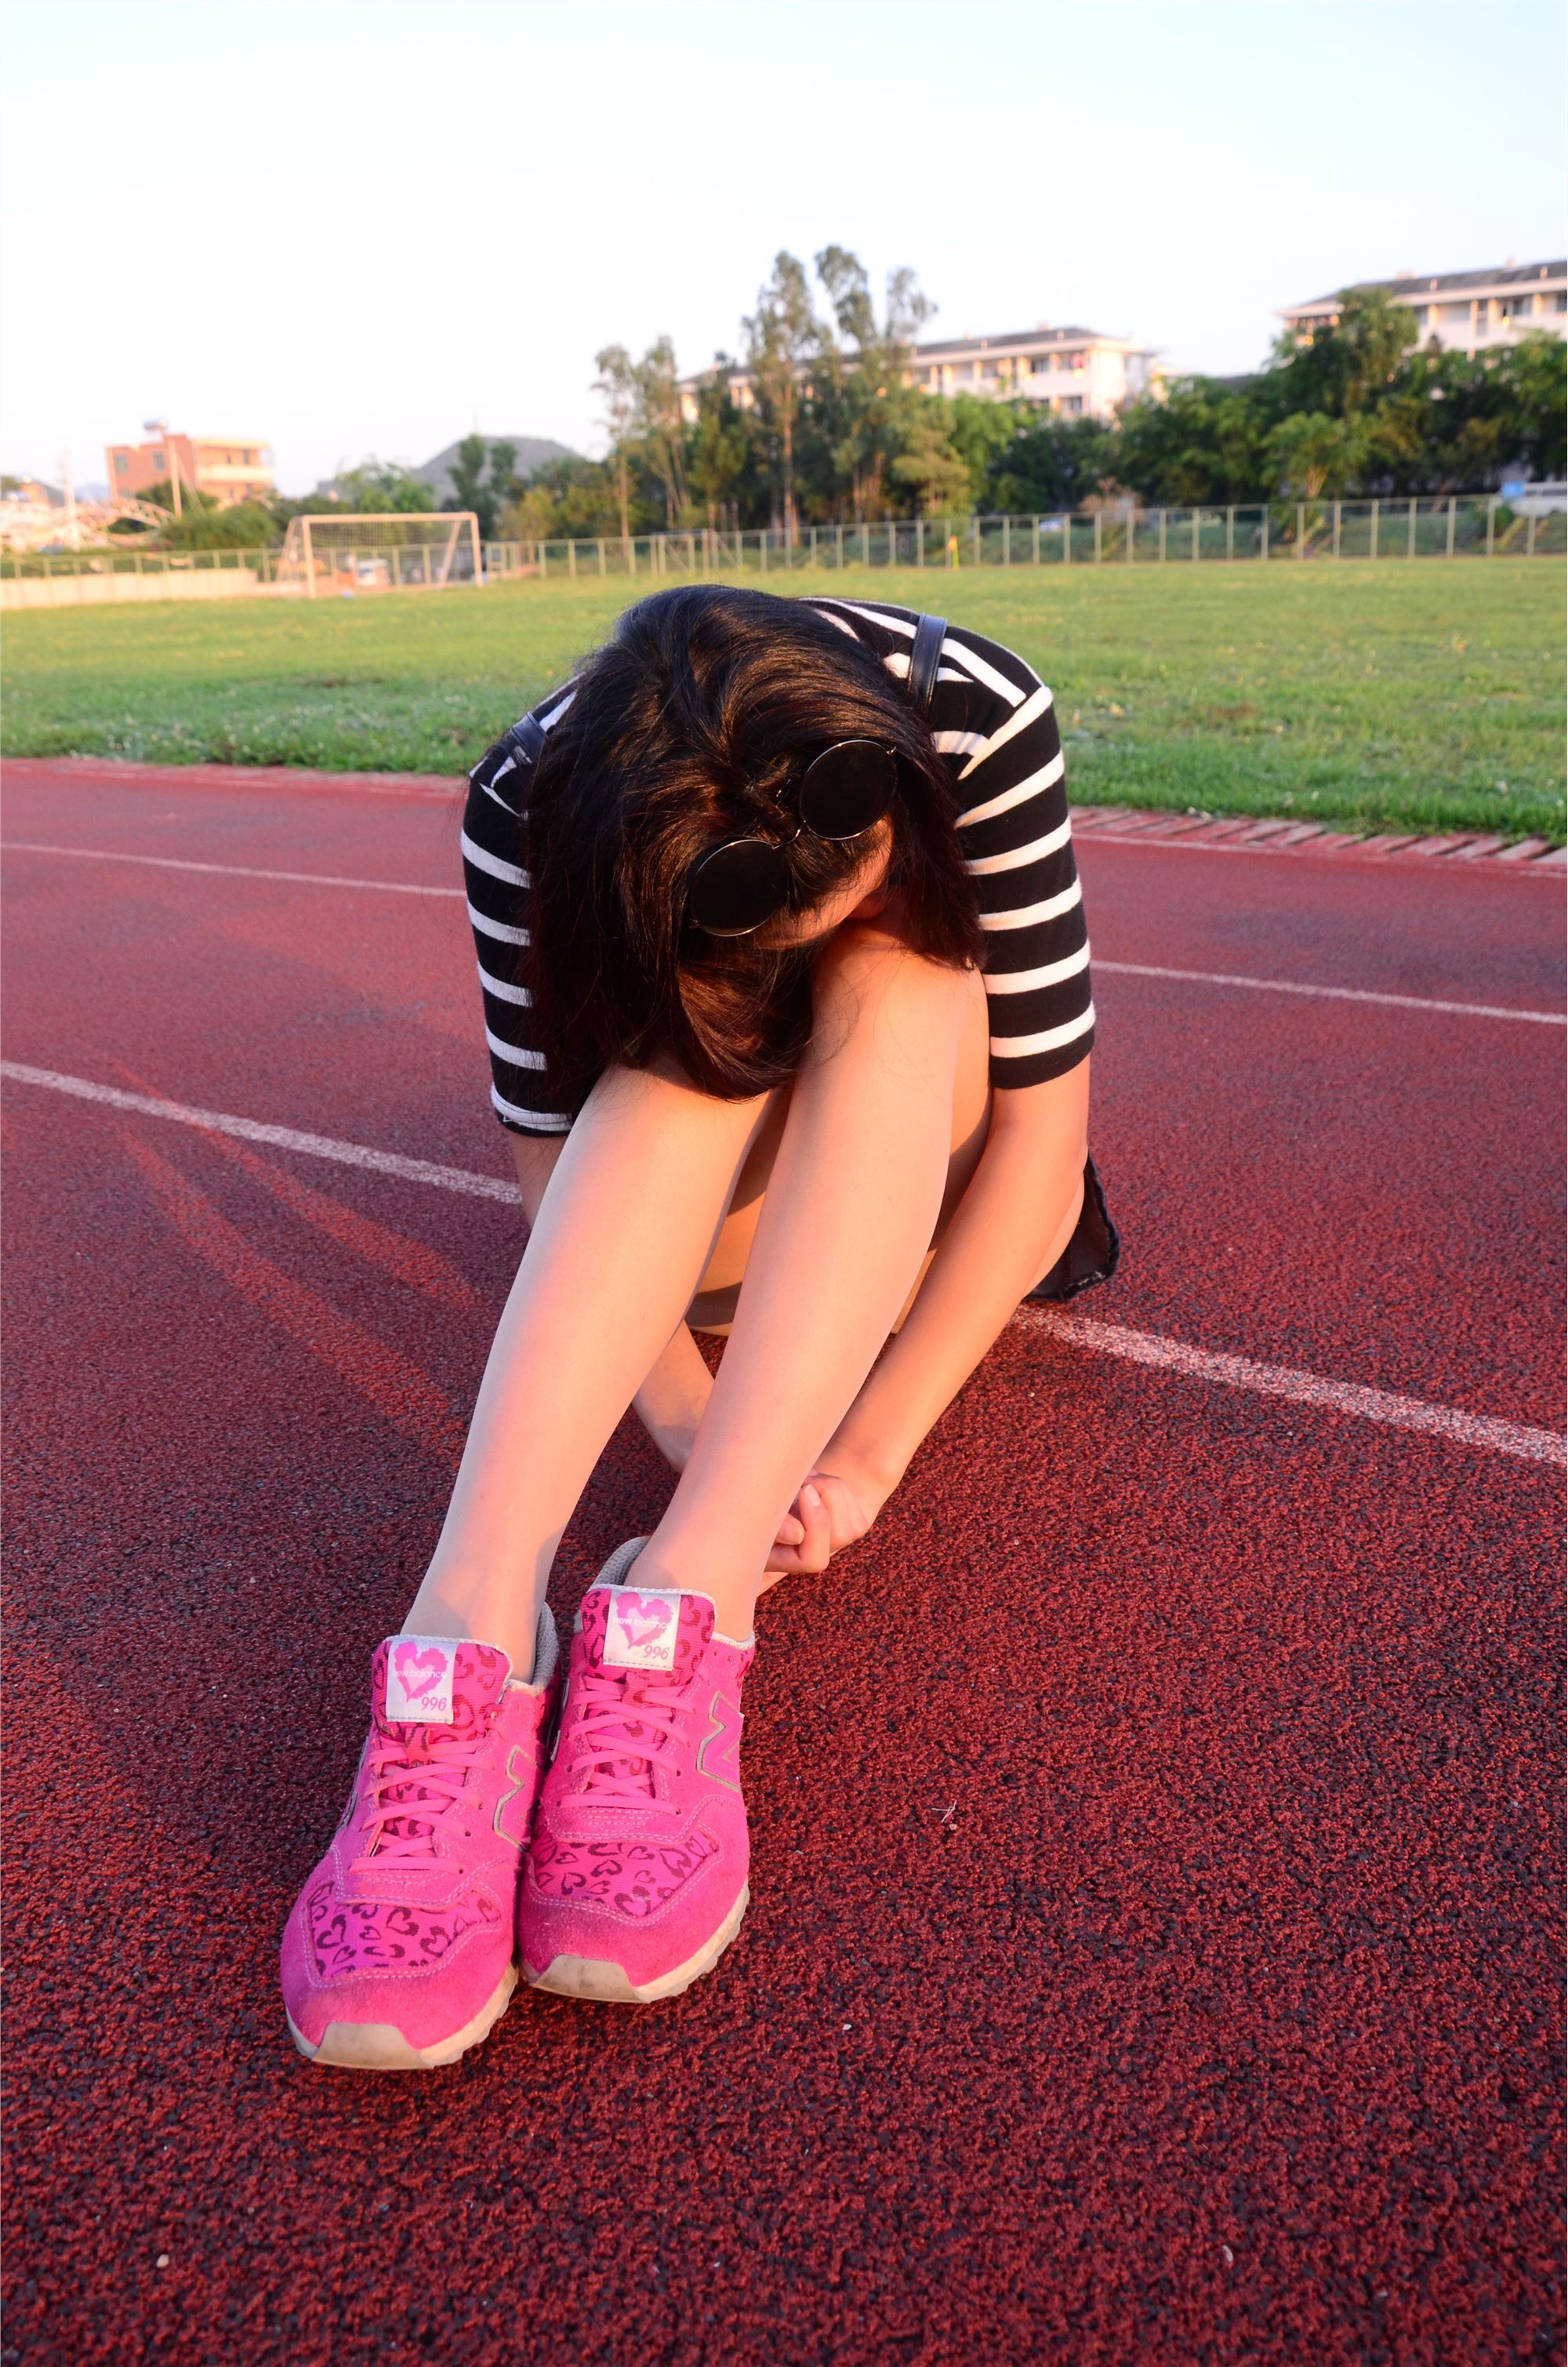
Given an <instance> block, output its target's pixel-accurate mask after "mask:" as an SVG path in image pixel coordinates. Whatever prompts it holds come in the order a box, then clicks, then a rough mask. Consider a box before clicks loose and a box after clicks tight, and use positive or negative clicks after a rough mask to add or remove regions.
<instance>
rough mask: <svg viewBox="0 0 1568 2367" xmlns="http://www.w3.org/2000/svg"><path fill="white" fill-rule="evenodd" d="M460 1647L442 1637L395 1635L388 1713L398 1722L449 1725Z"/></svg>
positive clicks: (390, 1654)
mask: <svg viewBox="0 0 1568 2367" xmlns="http://www.w3.org/2000/svg"><path fill="white" fill-rule="evenodd" d="M456 1674H457V1646H456V1644H453V1643H450V1642H447V1641H446V1640H445V1639H444V1638H442V1637H439V1636H396V1637H393V1639H392V1644H391V1648H390V1649H389V1652H388V1654H387V1716H388V1717H389V1719H391V1720H392V1721H393V1722H394V1723H396V1724H399V1725H406V1724H413V1725H416V1726H450V1725H451V1723H452V1680H453V1678H454V1676H455V1675H456Z"/></svg>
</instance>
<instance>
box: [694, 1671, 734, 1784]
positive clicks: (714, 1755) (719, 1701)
mask: <svg viewBox="0 0 1568 2367" xmlns="http://www.w3.org/2000/svg"><path fill="white" fill-rule="evenodd" d="M708 1716H709V1717H710V1718H711V1719H712V1721H713V1723H712V1724H711V1726H710V1727H708V1730H707V1732H706V1733H705V1735H704V1737H703V1738H702V1740H701V1742H700V1743H699V1744H698V1745H697V1772H698V1774H699V1775H705V1776H706V1777H707V1779H708V1782H709V1783H710V1784H723V1785H724V1788H725V1790H726V1791H727V1792H739V1789H740V1729H741V1727H743V1726H744V1725H745V1723H746V1721H745V1719H744V1718H743V1717H742V1716H741V1715H740V1712H739V1710H738V1709H737V1708H736V1707H735V1705H734V1704H733V1703H731V1702H727V1701H726V1700H725V1698H724V1695H723V1694H722V1693H715V1694H714V1697H713V1699H712V1701H711V1702H709V1704H708Z"/></svg>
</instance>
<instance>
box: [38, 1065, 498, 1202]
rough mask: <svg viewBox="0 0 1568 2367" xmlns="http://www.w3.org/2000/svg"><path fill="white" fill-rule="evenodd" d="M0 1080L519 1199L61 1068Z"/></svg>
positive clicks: (480, 1179)
mask: <svg viewBox="0 0 1568 2367" xmlns="http://www.w3.org/2000/svg"><path fill="white" fill-rule="evenodd" d="M0 1077H8V1078H10V1080H11V1081H12V1082H13V1083H15V1084H18V1085H47V1086H48V1088H49V1090H50V1091H51V1093H72V1094H73V1095H74V1096H75V1098H76V1099H77V1100H78V1101H83V1102H104V1103H107V1105H108V1107H109V1108H110V1109H123V1110H135V1111H136V1112H137V1113H138V1114H139V1115H140V1116H142V1117H169V1118H175V1119H177V1120H178V1122H179V1124H180V1125H182V1126H195V1127H201V1128H202V1130H203V1131H204V1132H205V1133H208V1134H237V1135H238V1136H239V1137H240V1138H241V1140H242V1141H244V1142H266V1143H270V1144H271V1145H272V1147H273V1149H274V1150H302V1151H304V1152H305V1153H306V1155H307V1156H308V1157H309V1158H311V1159H333V1160H336V1161H337V1162H338V1164H339V1165H340V1166H343V1167H367V1168H369V1169H370V1170H371V1171H372V1172H374V1173H375V1174H378V1175H399V1176H400V1177H401V1178H402V1180H403V1182H404V1183H435V1184H439V1186H440V1187H441V1189H442V1190H443V1191H444V1192H467V1193H468V1194H470V1195H472V1196H473V1197H475V1198H477V1199H480V1200H513V1201H514V1200H515V1199H516V1197H517V1186H516V1184H515V1183H508V1182H507V1181H506V1179H505V1178H504V1177H503V1176H500V1175H476V1174H474V1173H473V1172H472V1171H471V1170H470V1169H468V1168H467V1167H443V1166H441V1165H439V1164H438V1162H437V1161H434V1159H405V1158H404V1157H403V1156H402V1154H401V1152H400V1151H396V1150H371V1149H370V1147H369V1145H368V1144H367V1143H363V1142H340V1141H338V1139H337V1138H336V1137H335V1135H331V1134H301V1133H300V1132H299V1128H298V1127H292V1126H267V1125H265V1124H264V1123H263V1122H262V1120H261V1119H259V1118H254V1117H233V1116H230V1114H229V1113H228V1112H227V1111H226V1110H204V1109H190V1108H188V1107H187V1106H186V1104H185V1103H184V1102H164V1101H158V1100H156V1099H155V1098H154V1097H153V1095H152V1094H151V1093H126V1092H124V1091H123V1090H122V1089H121V1087H120V1086H118V1085H96V1084H94V1083H92V1082H91V1081H90V1080H89V1079H88V1078H86V1077H67V1076H62V1074H61V1073H60V1071H59V1070H57V1069H31V1068H28V1066H27V1065H26V1064H25V1063H24V1062H23V1061H20V1060H0Z"/></svg>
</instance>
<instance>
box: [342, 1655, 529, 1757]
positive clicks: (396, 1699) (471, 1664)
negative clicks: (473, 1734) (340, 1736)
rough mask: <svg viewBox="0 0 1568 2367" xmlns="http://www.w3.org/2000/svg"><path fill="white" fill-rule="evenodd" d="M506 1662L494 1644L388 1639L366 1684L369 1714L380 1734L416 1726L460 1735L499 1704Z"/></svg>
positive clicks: (405, 1734) (410, 1731)
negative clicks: (368, 1692) (367, 1687)
mask: <svg viewBox="0 0 1568 2367" xmlns="http://www.w3.org/2000/svg"><path fill="white" fill-rule="evenodd" d="M511 1672H512V1663H511V1661H510V1660H509V1659H507V1657H506V1655H505V1653H504V1652H502V1650H500V1649H499V1648H498V1647H497V1646H496V1645H494V1644H470V1643H468V1642H467V1641H466V1640H460V1639H458V1638H456V1637H450V1636H389V1637H388V1638H387V1640H386V1642H385V1643H384V1644H382V1645H381V1646H380V1647H379V1648H378V1651H377V1654H376V1659H375V1663H374V1666H373V1668H372V1670H371V1679H370V1707H371V1715H372V1716H373V1717H374V1719H375V1721H376V1725H377V1727H378V1730H379V1731H380V1732H381V1733H382V1734H389V1735H397V1736H400V1737H408V1736H410V1735H412V1734H414V1733H417V1732H418V1731H419V1730H420V1728H422V1727H430V1728H432V1729H433V1730H440V1731H444V1732H458V1733H460V1732H463V1731H464V1730H466V1729H467V1728H469V1727H475V1726H478V1725H479V1723H480V1721H481V1720H482V1719H483V1717H484V1715H485V1712H486V1711H487V1710H489V1709H491V1707H493V1705H494V1704H496V1703H497V1702H498V1701H499V1700H500V1699H501V1696H502V1692H503V1691H504V1690H505V1686H506V1680H507V1678H508V1676H509V1675H510V1674H511Z"/></svg>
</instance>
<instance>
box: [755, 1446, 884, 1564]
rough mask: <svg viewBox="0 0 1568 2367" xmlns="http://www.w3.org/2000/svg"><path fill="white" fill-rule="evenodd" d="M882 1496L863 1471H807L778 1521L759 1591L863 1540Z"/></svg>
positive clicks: (879, 1509)
mask: <svg viewBox="0 0 1568 2367" xmlns="http://www.w3.org/2000/svg"><path fill="white" fill-rule="evenodd" d="M887 1494H888V1490H887V1489H884V1488H881V1487H879V1486H878V1485H877V1484H876V1482H875V1481H874V1480H873V1479H872V1478H871V1477H870V1474H869V1473H867V1472H864V1471H861V1470H859V1469H856V1468H854V1467H852V1466H850V1465H848V1464H846V1465H845V1466H844V1467H842V1468H840V1469H839V1470H837V1471H829V1470H821V1469H818V1470H816V1471H808V1472H807V1475H806V1478H804V1479H803V1480H802V1482H801V1484H800V1489H799V1491H798V1493H797V1494H796V1496H795V1501H794V1503H793V1504H792V1505H791V1506H790V1509H789V1511H788V1512H786V1513H785V1514H784V1519H783V1520H782V1521H781V1522H780V1523H779V1534H778V1536H777V1538H776V1540H775V1541H774V1544H773V1551H772V1552H771V1553H770V1554H769V1556H768V1562H767V1572H766V1574H765V1575H764V1578H763V1580H762V1588H763V1591H766V1589H767V1588H768V1587H769V1586H772V1585H776V1584H777V1582H778V1580H780V1579H781V1578H787V1577H791V1576H793V1575H795V1573H796V1572H800V1571H810V1572H813V1573H815V1572H817V1571H819V1570H824V1569H827V1567H828V1564H829V1561H830V1560H831V1558H832V1557H833V1556H834V1554H836V1553H838V1552H839V1551H840V1549H841V1548H842V1547H843V1546H849V1545H853V1543H854V1541H855V1539H856V1538H857V1537H863V1536H864V1535H865V1533H866V1531H867V1530H868V1529H869V1528H870V1526H871V1524H872V1523H873V1522H874V1520H875V1518H876V1516H877V1514H878V1512H881V1510H882V1507H883V1505H884V1503H885V1502H886V1498H887Z"/></svg>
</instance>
